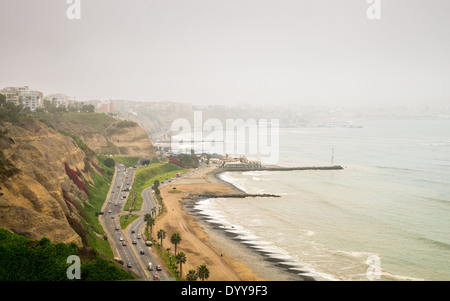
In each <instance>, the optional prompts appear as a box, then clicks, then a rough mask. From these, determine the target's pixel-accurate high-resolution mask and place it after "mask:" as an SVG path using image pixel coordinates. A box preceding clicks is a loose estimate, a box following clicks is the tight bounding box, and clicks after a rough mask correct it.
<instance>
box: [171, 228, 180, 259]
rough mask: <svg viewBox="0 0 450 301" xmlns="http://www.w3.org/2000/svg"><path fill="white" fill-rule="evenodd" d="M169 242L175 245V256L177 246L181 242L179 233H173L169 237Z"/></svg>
mask: <svg viewBox="0 0 450 301" xmlns="http://www.w3.org/2000/svg"><path fill="white" fill-rule="evenodd" d="M170 242H171V243H173V244H174V245H175V254H177V245H178V244H179V243H180V242H181V236H180V233H178V232H175V233H174V234H172V236H171V237H170Z"/></svg>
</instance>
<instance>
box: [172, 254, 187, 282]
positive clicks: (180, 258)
mask: <svg viewBox="0 0 450 301" xmlns="http://www.w3.org/2000/svg"><path fill="white" fill-rule="evenodd" d="M175 259H176V260H177V263H179V264H180V278H181V275H182V272H183V270H182V265H183V263H186V254H184V253H183V252H180V253H178V254H177V256H175Z"/></svg>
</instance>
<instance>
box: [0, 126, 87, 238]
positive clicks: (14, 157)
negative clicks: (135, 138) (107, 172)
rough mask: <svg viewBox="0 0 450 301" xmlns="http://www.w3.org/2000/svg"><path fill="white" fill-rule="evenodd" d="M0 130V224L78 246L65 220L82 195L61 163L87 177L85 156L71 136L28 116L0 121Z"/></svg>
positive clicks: (71, 217)
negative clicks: (17, 119)
mask: <svg viewBox="0 0 450 301" xmlns="http://www.w3.org/2000/svg"><path fill="white" fill-rule="evenodd" d="M0 132H1V133H2V134H1V136H0V149H1V165H2V172H1V177H0V187H1V193H2V194H3V195H2V196H1V197H0V228H6V229H8V230H11V231H12V232H14V233H16V234H21V235H24V236H26V237H28V238H32V239H40V238H41V237H43V236H46V237H48V238H49V239H50V240H51V241H53V242H64V243H70V242H74V243H76V244H77V245H82V240H81V237H80V236H79V234H78V233H77V232H76V231H75V230H74V229H73V228H72V227H71V225H70V223H69V220H77V219H78V216H79V215H80V214H81V213H80V212H78V210H77V207H79V206H80V205H81V202H82V200H85V201H87V200H88V196H87V193H86V192H85V191H84V190H82V189H80V188H79V187H78V186H77V185H76V184H75V183H74V182H73V181H72V180H71V179H70V178H69V176H68V175H67V172H66V167H65V166H70V168H71V169H73V170H77V172H78V173H79V176H80V177H84V178H85V179H90V178H91V175H90V174H89V172H87V171H86V158H87V155H86V154H85V153H84V152H83V150H82V149H80V148H79V147H78V146H77V145H76V143H75V142H74V141H73V139H71V138H69V137H66V136H63V135H61V134H60V133H59V132H58V131H56V130H54V129H52V128H50V127H48V126H46V125H45V124H43V123H41V122H38V121H36V120H34V119H33V118H26V119H23V120H21V121H19V122H17V123H14V124H13V123H9V122H0ZM71 202H72V204H71Z"/></svg>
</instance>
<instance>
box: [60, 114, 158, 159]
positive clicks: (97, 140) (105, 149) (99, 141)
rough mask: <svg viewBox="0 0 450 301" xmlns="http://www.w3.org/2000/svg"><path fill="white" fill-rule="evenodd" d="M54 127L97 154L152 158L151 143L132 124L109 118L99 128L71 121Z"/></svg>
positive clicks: (146, 136)
mask: <svg viewBox="0 0 450 301" xmlns="http://www.w3.org/2000/svg"><path fill="white" fill-rule="evenodd" d="M54 126H55V127H56V128H57V129H59V130H62V131H65V132H70V133H72V134H74V135H76V136H78V137H80V138H81V139H82V140H83V142H84V143H85V144H86V145H87V146H88V147H89V148H90V149H92V150H93V151H95V152H96V153H97V154H98V153H101V154H103V155H110V154H111V155H117V156H125V157H147V158H150V157H153V156H155V152H154V150H153V143H152V142H151V140H150V138H149V136H148V134H147V133H146V132H145V130H144V129H143V128H141V127H140V126H139V125H138V124H136V123H134V122H128V121H121V120H117V119H113V118H110V119H108V121H107V122H105V123H104V124H103V126H102V127H99V126H98V124H95V125H92V124H91V125H90V124H89V123H84V124H83V123H82V122H81V119H80V120H79V121H77V120H72V121H69V122H67V121H66V122H56V123H54Z"/></svg>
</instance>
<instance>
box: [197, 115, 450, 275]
mask: <svg viewBox="0 0 450 301" xmlns="http://www.w3.org/2000/svg"><path fill="white" fill-rule="evenodd" d="M357 124H360V125H362V126H363V128H330V127H314V128H306V127H305V128H283V129H280V159H279V163H278V165H281V166H314V165H315V166H323V165H330V164H331V160H332V159H331V157H332V149H334V162H333V163H334V164H338V165H342V166H343V167H345V169H344V170H331V171H285V172H280V171H248V172H226V173H223V174H221V178H222V179H223V180H225V181H228V182H230V183H232V184H234V185H235V186H237V187H238V188H241V189H242V190H244V191H246V192H248V193H273V194H278V195H281V198H245V199H209V200H203V201H199V202H198V203H197V205H196V209H197V210H199V211H200V212H201V213H203V214H207V215H208V216H209V219H210V221H213V222H215V223H218V224H219V225H221V228H222V229H223V230H225V231H229V232H233V233H234V234H238V236H239V237H240V238H241V239H243V240H242V243H243V244H244V245H247V246H251V247H252V249H253V250H259V251H264V252H266V254H265V256H266V257H267V256H268V257H270V258H271V259H272V260H274V261H277V262H287V263H288V264H289V266H288V267H289V268H290V271H291V272H292V271H293V272H295V271H297V269H298V270H299V271H300V270H301V271H303V272H306V273H304V275H305V274H306V275H309V276H311V277H313V278H315V279H319V280H320V279H323V280H367V279H368V278H367V271H368V269H369V264H368V263H366V261H367V259H368V257H369V256H370V255H373V254H374V255H376V256H378V257H379V259H380V267H381V278H380V279H381V280H408V279H411V280H450V185H449V183H450V120H448V119H440V120H439V119H436V120H431V119H426V120H425V119H424V120H417V119H416V120H411V119H407V120H358V121H357ZM294 275H296V273H294ZM262 276H263V277H264V275H262Z"/></svg>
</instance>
